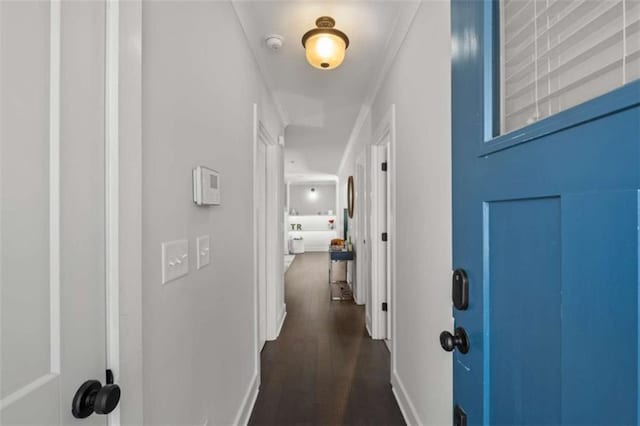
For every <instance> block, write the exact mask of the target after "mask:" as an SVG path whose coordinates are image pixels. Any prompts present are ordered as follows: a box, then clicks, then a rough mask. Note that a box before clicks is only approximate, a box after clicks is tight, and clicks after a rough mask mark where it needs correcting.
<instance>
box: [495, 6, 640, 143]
mask: <svg viewBox="0 0 640 426" xmlns="http://www.w3.org/2000/svg"><path fill="white" fill-rule="evenodd" d="M487 16H488V18H489V19H490V20H491V21H492V22H491V25H489V27H488V28H490V29H491V34H490V35H489V37H490V38H491V40H489V41H488V42H487V41H485V47H487V46H489V48H491V49H492V50H493V56H494V62H493V64H492V68H493V75H492V76H491V77H490V79H491V82H490V85H489V86H491V88H492V89H493V90H492V91H491V92H492V93H491V98H492V103H493V105H491V110H492V114H491V115H492V117H491V120H490V123H488V125H489V126H491V129H490V131H488V133H490V134H488V135H487V136H488V138H487V139H490V138H492V137H496V136H499V135H505V134H508V133H512V132H514V131H516V130H520V129H522V128H524V127H526V126H528V125H532V124H534V123H537V122H539V121H540V120H542V119H545V118H547V117H551V116H554V115H555V114H558V113H560V112H562V111H565V110H567V109H570V108H572V107H575V106H577V105H580V104H583V103H584V102H587V101H589V100H592V99H594V98H597V97H599V96H601V95H604V94H606V93H609V92H611V91H613V90H615V89H618V88H620V87H622V86H624V85H626V84H628V83H630V82H633V81H634V80H637V79H639V78H640V0H499V1H495V2H492V3H491V4H490V10H489V11H488V15H487ZM496 21H498V22H499V25H496ZM487 43H489V44H487Z"/></svg>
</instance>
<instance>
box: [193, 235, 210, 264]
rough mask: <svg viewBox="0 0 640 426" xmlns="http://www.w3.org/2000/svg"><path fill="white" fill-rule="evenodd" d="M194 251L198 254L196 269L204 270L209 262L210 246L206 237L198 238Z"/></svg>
mask: <svg viewBox="0 0 640 426" xmlns="http://www.w3.org/2000/svg"><path fill="white" fill-rule="evenodd" d="M196 246H197V247H196V249H197V253H198V257H197V264H198V269H200V268H204V267H205V266H207V265H208V264H209V263H210V262H211V244H210V238H209V236H208V235H203V236H201V237H198V239H197V240H196Z"/></svg>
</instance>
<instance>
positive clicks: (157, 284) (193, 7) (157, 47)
mask: <svg viewBox="0 0 640 426" xmlns="http://www.w3.org/2000/svg"><path fill="white" fill-rule="evenodd" d="M220 34H224V40H223V42H220ZM142 51H143V65H142V67H143V74H142V81H143V83H142V84H143V86H142V90H143V93H142V104H143V108H142V110H143V117H142V120H143V176H142V183H143V239H142V246H143V294H142V298H143V300H142V303H143V361H144V420H145V423H146V424H150V425H158V424H171V425H187V424H189V425H202V424H204V423H205V421H208V422H209V423H208V424H210V425H222V424H232V423H234V422H237V421H240V422H242V421H246V418H241V417H239V416H240V415H241V413H240V410H241V409H242V405H243V402H246V403H247V404H246V406H245V408H246V409H248V408H250V407H248V405H250V404H251V402H252V401H251V396H250V395H249V393H248V392H249V391H250V387H251V385H252V383H254V382H253V381H254V380H256V379H257V373H258V370H257V368H258V364H257V352H256V346H255V324H256V318H255V315H254V302H255V301H254V288H255V287H254V286H255V283H254V282H253V272H254V271H253V259H252V253H253V236H252V235H253V214H252V202H253V188H252V185H253V177H252V175H253V161H252V158H253V133H252V132H253V115H252V114H253V103H258V104H259V105H261V106H262V111H261V114H260V115H261V117H262V119H263V121H265V125H266V127H267V128H268V130H269V132H270V133H271V134H272V135H273V136H274V137H276V136H278V135H280V134H281V133H282V130H281V123H279V122H278V120H277V118H276V115H275V114H274V113H273V111H272V110H271V107H270V106H269V105H268V104H269V102H268V99H266V98H267V97H266V95H265V89H264V87H263V85H262V82H261V79H260V77H259V74H258V71H257V67H256V65H255V62H254V59H253V57H252V55H251V54H250V51H249V49H248V46H247V42H246V39H245V37H244V34H243V32H242V30H241V28H240V25H239V23H238V22H237V18H236V16H235V14H234V11H233V9H232V7H231V4H230V3H229V2H202V1H162V2H155V1H149V2H145V3H144V4H143V43H142ZM199 164H202V165H207V166H210V167H212V168H214V169H216V170H218V171H219V172H220V173H221V176H222V179H221V182H222V188H221V190H222V194H221V195H222V205H220V206H216V207H208V208H199V207H196V206H195V205H194V204H193V201H192V196H191V169H192V168H193V167H194V166H197V165H199ZM204 234H209V235H211V247H212V258H211V260H212V262H211V264H210V265H209V266H207V267H205V268H204V269H201V270H196V269H195V239H196V237H197V236H199V235H204ZM179 238H188V239H189V250H190V257H191V266H190V272H189V275H187V276H186V277H183V278H181V279H179V280H177V281H173V282H170V283H168V284H166V285H162V284H161V270H160V245H161V243H162V242H163V241H170V240H175V239H179ZM243 415H246V413H244V414H243Z"/></svg>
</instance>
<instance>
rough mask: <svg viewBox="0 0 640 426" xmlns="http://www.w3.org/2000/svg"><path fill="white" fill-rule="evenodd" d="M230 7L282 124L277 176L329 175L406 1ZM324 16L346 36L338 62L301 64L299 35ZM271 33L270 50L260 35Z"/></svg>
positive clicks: (405, 19)
mask: <svg viewBox="0 0 640 426" xmlns="http://www.w3.org/2000/svg"><path fill="white" fill-rule="evenodd" d="M233 5H234V8H235V10H236V13H237V15H238V18H239V20H240V23H241V25H242V27H243V29H244V32H245V34H246V36H247V39H248V40H249V44H250V47H251V49H252V50H253V52H254V54H255V57H256V59H257V61H258V65H259V67H260V69H261V71H262V73H263V76H264V78H265V80H266V83H267V86H268V87H269V89H270V91H271V92H272V94H273V97H274V101H275V103H276V104H277V107H278V109H279V111H280V114H281V115H282V118H283V120H284V121H285V123H286V124H287V130H286V132H285V143H286V149H285V173H286V174H287V175H288V176H304V175H314V176H315V177H318V176H323V175H326V174H329V175H335V174H336V173H337V172H338V166H339V163H340V160H341V158H342V154H343V152H344V150H345V147H346V145H347V142H348V140H349V136H350V134H351V131H352V129H353V127H354V124H355V122H356V120H357V118H358V114H359V113H360V110H361V108H362V107H363V105H367V104H368V103H370V102H371V100H372V97H373V94H374V93H375V91H376V90H377V87H378V86H379V84H380V81H381V79H382V77H383V76H384V74H385V73H386V70H387V69H388V66H389V65H390V63H391V61H392V60H393V58H394V57H395V53H396V52H397V49H398V47H399V46H400V44H401V42H402V40H403V39H404V36H405V34H406V32H407V30H408V28H409V25H410V22H411V19H412V18H413V15H414V14H415V10H416V8H417V2H416V1H415V0H414V1H395V0H382V1H380V0H378V1H346V0H341V1H323V0H298V1H264V0H262V1H257V0H254V1H250V0H235V1H234V2H233ZM323 15H328V16H331V17H333V18H334V19H335V20H336V28H338V29H340V30H342V31H344V32H345V33H346V34H347V35H348V37H349V40H350V46H349V48H348V49H347V55H346V58H345V61H344V63H343V64H342V65H341V66H340V67H338V68H337V69H335V70H331V71H323V70H318V69H315V68H312V67H311V66H310V65H308V64H307V61H306V59H305V55H304V49H303V47H302V43H301V41H300V40H301V38H302V35H303V34H304V33H305V32H306V31H308V30H309V29H312V28H315V21H316V18H318V17H319V16H323ZM269 34H279V35H281V36H283V37H284V46H283V47H282V48H281V49H280V50H278V51H274V50H271V49H269V48H268V47H266V44H265V37H266V36H267V35H269Z"/></svg>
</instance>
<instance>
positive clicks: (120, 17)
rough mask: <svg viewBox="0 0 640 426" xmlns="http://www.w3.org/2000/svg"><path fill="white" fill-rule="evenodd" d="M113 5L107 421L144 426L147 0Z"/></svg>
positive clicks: (109, 17) (109, 14) (108, 74)
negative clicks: (113, 403) (116, 396)
mask: <svg viewBox="0 0 640 426" xmlns="http://www.w3.org/2000/svg"><path fill="white" fill-rule="evenodd" d="M53 1H56V2H59V0H53ZM106 7H107V9H106V32H107V34H106V41H105V42H106V46H105V47H106V57H105V79H106V88H105V89H106V93H105V102H106V105H105V145H106V146H105V149H106V152H105V154H106V155H105V161H106V164H105V166H106V167H105V173H106V185H107V187H106V191H105V193H106V195H105V197H107V200H106V201H107V204H106V205H107V206H109V208H108V211H106V212H105V214H106V223H107V225H106V230H105V231H106V232H105V239H106V244H107V246H106V253H107V263H106V264H105V270H106V271H107V277H106V292H107V293H106V303H107V307H106V315H107V318H106V320H107V333H106V336H107V342H106V343H107V346H106V348H107V365H108V366H109V367H110V368H111V370H112V371H113V374H114V381H115V383H117V384H119V385H120V387H121V388H122V396H121V400H120V404H119V405H118V407H117V408H116V410H114V411H113V412H112V413H111V414H110V415H109V416H107V422H108V424H109V425H112V426H119V425H120V424H143V423H144V421H143V409H142V401H143V376H142V365H143V359H142V201H141V200H142V50H141V49H140V46H138V45H136V44H135V43H131V41H132V40H141V39H142V1H141V0H127V1H122V0H108V1H106ZM120 181H122V182H126V183H127V184H126V185H120ZM98 379H100V380H101V381H102V380H104V377H99V378H98ZM123 408H124V409H123Z"/></svg>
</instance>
